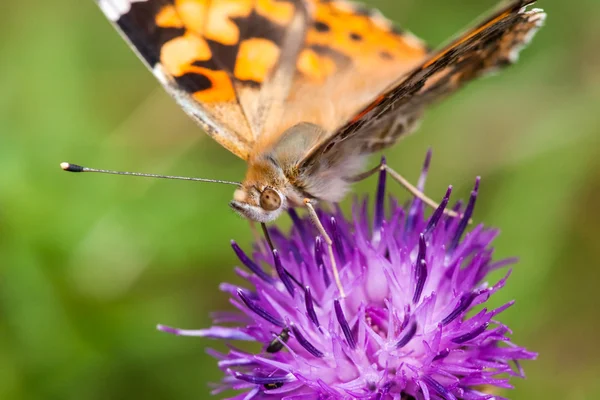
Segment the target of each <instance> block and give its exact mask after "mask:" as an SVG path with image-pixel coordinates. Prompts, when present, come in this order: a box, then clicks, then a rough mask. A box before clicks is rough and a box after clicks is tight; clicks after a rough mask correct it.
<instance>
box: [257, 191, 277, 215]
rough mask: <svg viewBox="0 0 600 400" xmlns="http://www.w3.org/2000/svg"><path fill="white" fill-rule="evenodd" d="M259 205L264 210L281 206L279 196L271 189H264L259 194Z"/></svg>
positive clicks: (272, 209) (273, 209)
mask: <svg viewBox="0 0 600 400" xmlns="http://www.w3.org/2000/svg"><path fill="white" fill-rule="evenodd" d="M260 206H261V207H262V208H263V210H266V211H275V210H277V209H278V208H279V207H281V197H279V194H278V193H277V192H276V191H274V190H273V189H265V190H263V192H262V193H261V194H260Z"/></svg>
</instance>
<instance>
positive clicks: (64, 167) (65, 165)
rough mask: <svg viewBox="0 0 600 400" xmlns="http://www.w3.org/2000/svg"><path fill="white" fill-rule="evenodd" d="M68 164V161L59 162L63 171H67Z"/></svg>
mask: <svg viewBox="0 0 600 400" xmlns="http://www.w3.org/2000/svg"><path fill="white" fill-rule="evenodd" d="M70 165H71V164H69V163H68V162H61V163H60V167H61V168H62V169H64V170H65V171H67V170H68V169H69V166H70Z"/></svg>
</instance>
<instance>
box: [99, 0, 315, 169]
mask: <svg viewBox="0 0 600 400" xmlns="http://www.w3.org/2000/svg"><path fill="white" fill-rule="evenodd" d="M96 1H97V3H98V4H99V6H100V8H101V9H102V10H103V11H104V13H105V14H106V16H107V17H108V18H109V19H110V20H111V21H112V22H113V23H114V25H116V27H117V28H118V30H119V31H120V32H121V33H122V35H123V36H124V37H125V39H126V40H127V41H128V42H129V43H130V44H131V46H132V47H133V48H134V49H135V51H136V52H137V53H138V54H139V56H140V57H141V58H142V59H143V60H144V61H145V63H146V64H147V65H148V67H149V68H150V69H151V70H152V72H153V73H154V75H155V76H156V77H157V78H158V80H159V81H160V82H161V83H162V84H163V86H164V87H165V88H166V89H167V91H168V92H169V93H170V94H171V95H172V96H173V97H174V98H175V99H176V100H177V102H178V103H179V104H180V105H181V106H182V108H183V109H184V110H185V111H186V112H187V113H188V114H189V115H190V116H191V117H192V118H193V119H194V120H195V121H196V122H197V123H198V124H199V125H200V126H201V127H202V128H204V129H205V130H206V132H207V133H208V134H209V135H210V136H211V137H213V138H214V139H215V140H216V141H217V142H219V143H220V144H221V145H223V146H224V147H225V148H227V149H228V150H230V151H231V152H232V153H234V154H236V155H237V156H239V157H241V158H243V159H247V158H248V157H249V154H250V151H251V150H252V147H253V145H254V142H255V141H256V138H257V136H258V134H259V132H257V131H256V129H254V126H253V118H254V117H255V115H254V114H256V113H257V112H258V111H257V110H256V104H257V103H259V99H260V94H261V92H264V86H265V84H266V82H267V81H268V80H269V79H270V77H271V76H272V75H273V74H274V70H275V69H276V67H277V66H278V65H279V62H280V59H281V58H282V55H284V54H287V53H286V51H285V50H283V49H284V48H286V47H290V44H293V43H294V42H295V41H296V42H298V41H301V39H302V38H303V37H304V33H303V32H304V28H305V25H306V21H305V18H306V15H305V14H304V13H300V11H301V10H302V9H303V7H301V3H300V1H291V0H290V1H280V0H256V1H254V0H218V1H210V0H96ZM299 5H300V6H299ZM298 47H300V45H298ZM295 56H296V54H294V55H293V57H295ZM286 57H289V56H286Z"/></svg>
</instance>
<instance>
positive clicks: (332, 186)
mask: <svg viewBox="0 0 600 400" xmlns="http://www.w3.org/2000/svg"><path fill="white" fill-rule="evenodd" d="M534 1H535V0H511V1H509V2H507V3H505V4H504V5H502V6H500V7H499V8H498V9H497V10H496V11H494V12H493V13H491V15H490V16H489V17H487V18H485V19H484V20H483V22H481V23H479V24H478V25H476V26H475V27H474V28H472V29H470V30H468V31H466V32H465V33H463V34H461V35H459V36H458V37H457V38H456V39H455V40H453V41H451V42H450V44H448V45H446V46H444V47H443V48H442V49H441V50H439V51H433V52H432V51H430V50H429V49H428V48H427V47H426V46H425V45H424V44H423V43H422V42H421V41H420V40H419V39H417V38H416V37H414V36H413V35H411V34H410V33H408V32H406V31H402V30H399V29H397V28H395V27H393V26H392V24H391V23H390V22H389V21H388V20H387V19H385V18H384V17H383V16H382V15H381V14H379V13H378V12H376V11H372V10H369V9H366V8H363V7H361V6H357V5H355V4H351V3H349V2H346V1H343V0H212V1H211V0H97V2H98V4H99V5H100V8H101V9H102V11H104V13H105V14H106V16H107V17H108V18H109V19H110V20H111V21H112V22H113V23H114V25H115V26H116V27H117V28H118V30H119V31H120V32H121V33H122V35H123V36H124V37H125V39H126V40H127V41H128V42H129V43H130V44H131V46H132V47H133V49H134V50H135V51H136V52H137V53H138V55H139V56H140V57H141V58H142V59H143V60H144V62H145V63H146V64H147V65H148V66H149V68H150V69H151V70H152V72H153V73H154V75H155V76H156V77H157V79H158V80H159V81H160V83H161V84H162V85H163V86H164V87H165V88H166V90H167V91H168V92H169V93H170V94H171V95H172V96H173V97H174V98H175V100H176V101H177V102H178V103H179V104H180V105H181V106H182V107H183V109H184V110H185V111H186V112H187V113H188V114H189V115H190V116H191V117H192V118H193V119H194V120H195V121H196V122H197V123H198V124H199V125H200V126H201V127H202V128H203V129H204V130H205V131H206V132H207V133H208V134H209V135H210V136H211V137H212V138H213V139H215V140H216V141H217V142H219V143H220V144H221V145H222V146H223V147H225V148H226V149H228V150H229V151H231V152H232V153H233V154H235V155H237V156H238V157H240V158H242V159H244V160H246V162H247V163H248V171H247V174H246V178H245V180H244V182H243V183H242V184H240V186H239V188H238V189H237V190H236V192H235V195H234V200H233V201H232V202H231V203H230V204H231V206H232V207H233V209H234V210H235V211H237V212H238V213H239V214H241V215H243V216H245V217H247V218H249V219H250V220H253V221H259V222H262V223H265V222H269V221H272V220H274V219H275V218H277V217H278V216H279V215H280V214H281V212H282V210H285V209H286V208H288V207H291V206H303V205H306V206H308V209H309V212H311V215H312V216H313V217H315V220H316V221H317V222H318V219H317V218H316V214H315V213H314V210H313V208H312V205H311V203H313V202H315V201H318V200H325V201H333V202H336V201H339V200H341V199H342V198H343V196H344V194H345V193H346V191H347V189H348V187H349V186H350V184H351V182H353V181H354V180H355V178H356V176H362V177H364V176H366V175H368V173H366V174H365V173H363V174H362V175H357V174H359V172H361V171H362V170H363V166H364V162H365V159H366V157H367V156H368V155H369V154H371V153H372V152H374V151H376V150H380V149H384V148H386V147H388V146H391V145H392V144H394V143H395V142H396V141H397V140H398V138H400V137H402V136H403V135H405V134H407V133H409V132H410V131H412V130H413V129H414V127H415V126H416V123H417V122H418V120H419V118H420V116H421V114H422V111H423V109H424V108H425V107H426V106H427V105H428V104H430V103H431V102H433V101H434V100H437V99H440V98H442V97H444V96H445V95H447V94H449V93H451V92H453V91H455V90H456V89H458V88H459V87H461V86H462V85H463V84H464V83H466V82H467V81H470V80H471V79H473V78H475V77H477V76H480V75H483V74H486V73H488V72H490V71H493V70H495V69H497V68H499V67H503V66H505V65H507V64H510V63H512V62H514V61H515V60H516V59H517V56H518V52H519V50H520V49H521V48H522V47H523V46H524V45H525V44H526V43H527V42H528V41H529V40H530V39H531V37H532V36H533V34H534V33H535V31H536V30H537V28H538V27H539V26H541V24H542V22H543V20H544V18H545V14H544V13H543V12H542V11H541V10H539V9H532V10H526V7H527V6H529V5H531V4H532V3H534ZM386 168H387V167H386ZM376 170H377V169H374V170H372V172H374V171H376ZM396 175H397V174H396ZM409 186H410V185H409ZM412 189H413V191H414V193H415V194H417V195H422V194H420V193H419V192H418V191H417V190H416V189H415V188H414V187H413V188H412ZM319 226H320V224H319ZM320 229H321V233H322V234H323V236H324V238H325V239H326V241H327V239H328V236H327V233H326V232H324V230H323V229H322V226H320ZM334 272H336V271H334Z"/></svg>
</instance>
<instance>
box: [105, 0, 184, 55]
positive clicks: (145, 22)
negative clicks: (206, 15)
mask: <svg viewBox="0 0 600 400" xmlns="http://www.w3.org/2000/svg"><path fill="white" fill-rule="evenodd" d="M169 4H173V1H170V0H152V1H143V2H136V3H132V4H131V9H130V10H129V11H128V12H127V13H126V14H124V15H122V16H121V17H120V18H119V19H118V20H117V22H116V24H117V25H118V26H119V28H120V29H121V30H122V31H123V33H124V34H125V35H126V36H127V37H128V38H129V40H130V41H131V43H132V44H133V46H134V47H135V48H136V49H137V51H138V52H139V54H140V55H141V56H142V57H143V58H144V61H145V62H146V63H147V64H148V65H149V66H151V67H152V66H154V65H155V64H156V63H158V62H159V61H160V49H161V47H162V46H163V45H164V44H165V43H166V42H168V41H169V40H171V39H174V38H176V37H179V36H181V35H183V34H184V32H185V29H180V28H161V27H159V26H157V25H156V23H155V16H156V14H157V13H158V12H159V11H160V9H161V8H162V7H164V6H166V5H169Z"/></svg>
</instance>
